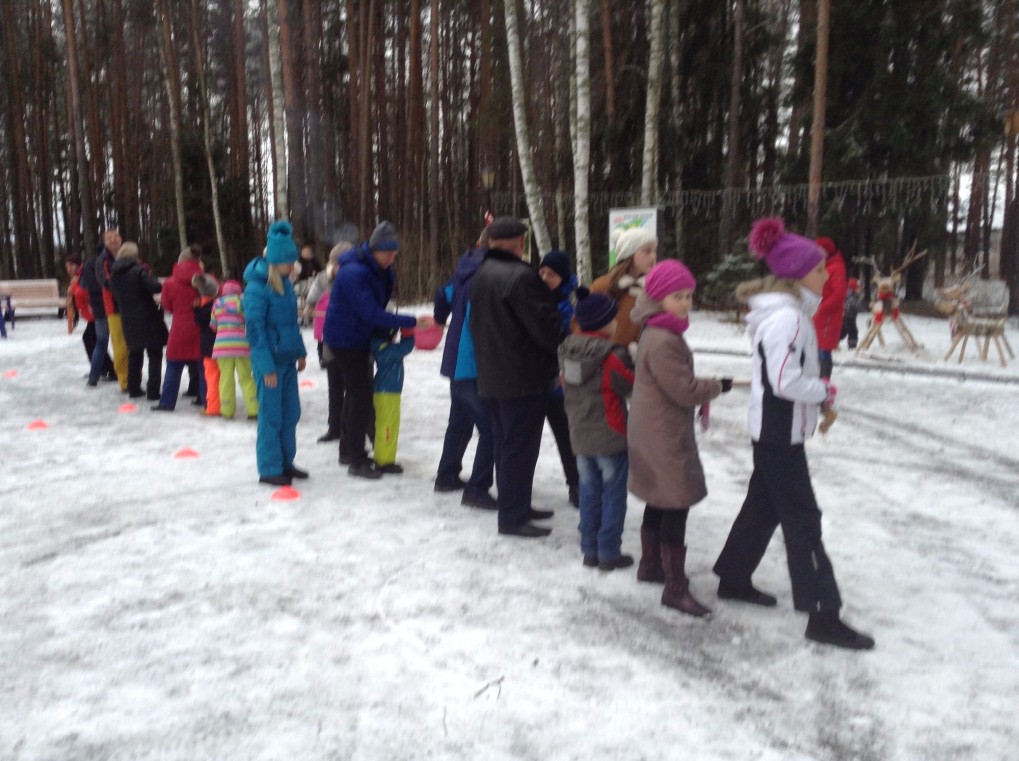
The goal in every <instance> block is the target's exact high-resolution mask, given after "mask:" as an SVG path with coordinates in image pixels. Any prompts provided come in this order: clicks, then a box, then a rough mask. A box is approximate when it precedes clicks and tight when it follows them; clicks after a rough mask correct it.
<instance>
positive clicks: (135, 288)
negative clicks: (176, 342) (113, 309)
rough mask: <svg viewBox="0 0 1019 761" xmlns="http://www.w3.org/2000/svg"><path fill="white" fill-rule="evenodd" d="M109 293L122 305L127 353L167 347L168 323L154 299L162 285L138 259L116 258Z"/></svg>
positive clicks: (111, 272) (121, 311)
mask: <svg viewBox="0 0 1019 761" xmlns="http://www.w3.org/2000/svg"><path fill="white" fill-rule="evenodd" d="M110 290H111V291H113V295H114V297H115V298H116V299H117V304H118V305H119V306H120V319H121V323H122V324H123V326H124V341H125V342H126V343H127V348H128V350H129V351H139V350H140V349H149V348H154V347H157V346H166V336H167V331H166V323H165V322H163V316H162V315H161V314H160V313H159V307H157V306H156V302H155V301H153V300H152V296H153V294H156V293H159V292H160V291H162V290H163V286H162V284H161V283H160V282H159V281H158V280H157V279H156V278H154V277H152V275H150V274H149V271H148V268H147V267H145V266H144V265H142V263H141V262H139V261H138V260H137V259H117V260H116V261H115V262H114V263H113V265H112V266H111V267H110Z"/></svg>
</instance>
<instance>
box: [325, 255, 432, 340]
mask: <svg viewBox="0 0 1019 761" xmlns="http://www.w3.org/2000/svg"><path fill="white" fill-rule="evenodd" d="M395 286H396V273H395V272H394V271H393V268H392V267H390V268H389V269H385V270H384V269H382V268H381V267H379V265H378V262H376V261H375V257H373V256H372V253H371V250H370V249H369V248H368V244H367V243H362V244H361V246H360V247H359V248H353V249H351V250H350V251H348V252H347V253H345V254H343V256H341V257H340V268H339V270H338V271H337V273H336V279H335V280H334V281H333V290H332V292H331V293H330V295H329V308H328V309H327V310H326V318H325V324H324V325H323V328H322V339H323V340H324V341H325V343H326V344H328V345H329V346H330V347H332V348H334V349H361V350H363V351H369V350H370V349H371V343H372V336H373V335H374V334H375V331H376V330H379V329H383V330H394V329H399V328H413V327H414V326H415V325H417V319H416V318H415V317H411V316H410V315H406V314H393V313H392V312H387V311H386V304H388V303H389V300H390V299H391V298H392V297H393V289H394V287H395Z"/></svg>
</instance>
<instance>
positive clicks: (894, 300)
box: [853, 243, 927, 352]
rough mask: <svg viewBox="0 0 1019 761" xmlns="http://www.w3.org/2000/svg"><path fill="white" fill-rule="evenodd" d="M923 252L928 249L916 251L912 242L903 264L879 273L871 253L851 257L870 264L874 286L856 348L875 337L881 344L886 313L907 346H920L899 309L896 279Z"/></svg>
mask: <svg viewBox="0 0 1019 761" xmlns="http://www.w3.org/2000/svg"><path fill="white" fill-rule="evenodd" d="M925 256H927V249H924V250H923V251H921V252H919V253H917V251H916V243H914V244H913V247H912V248H911V249H910V250H909V253H908V254H907V255H906V258H905V259H904V260H903V262H902V264H900V265H899V266H898V267H896V268H895V269H894V270H892V271H891V273H890V274H888V275H882V274H881V268H880V267H879V266H878V263H877V261H876V260H875V259H874V257H872V256H867V257H863V256H858V257H855V258H854V259H853V261H854V262H858V263H860V264H867V265H870V267H871V268H872V269H873V270H874V274H873V275H872V276H871V282H872V283H874V289H875V295H874V300H873V301H872V302H871V304H870V315H871V317H870V327H869V328H868V329H867V334H866V335H865V336H864V337H863V340H862V341H860V345H859V346H858V347H857V348H856V351H857V352H861V351H864V350H866V349H868V348H869V347H870V345H871V344H872V343H873V342H874V339H875V338H876V339H877V340H878V342H879V343H880V344H881V346H884V345H885V337H884V336H883V335H882V334H881V327H882V325H883V324H884V321H885V315H888V316H889V317H890V318H891V321H892V323H893V324H894V325H895V327H896V328H897V329H898V331H899V335H900V336H902V342H903V343H904V344H906V348H908V349H909V350H910V351H919V350H920V344H918V343H917V341H916V339H915V338H914V337H913V334H912V333H911V332H910V330H909V328H907V327H906V323H905V322H904V321H903V319H902V315H901V314H900V312H899V296H898V290H899V282H900V281H901V280H902V273H903V272H905V271H906V270H907V269H909V267H910V265H912V264H914V263H915V262H917V261H919V260H920V259H922V258H923V257H925Z"/></svg>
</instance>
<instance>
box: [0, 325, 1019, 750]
mask: <svg viewBox="0 0 1019 761" xmlns="http://www.w3.org/2000/svg"><path fill="white" fill-rule="evenodd" d="M862 324H863V319H862V318H861V327H862ZM910 325H911V326H912V327H913V329H914V332H915V333H916V334H917V336H918V338H919V339H920V341H921V342H922V343H924V344H925V346H926V347H927V348H926V349H925V350H924V351H923V352H922V353H921V354H920V356H918V357H910V356H908V353H907V352H905V351H904V350H903V349H902V347H901V343H900V342H899V339H898V336H897V335H895V334H894V332H890V333H889V335H888V339H889V340H888V347H887V348H886V349H884V350H881V351H880V354H881V355H882V359H880V360H875V359H858V360H857V359H851V358H850V357H849V355H847V354H846V352H844V351H843V352H842V353H841V354H840V355H839V356H838V359H837V365H836V370H835V380H836V382H837V383H838V385H839V387H840V394H839V399H840V404H841V417H840V418H839V421H838V422H837V424H836V425H835V427H834V428H833V429H832V431H831V433H830V434H829V435H828V436H827V438H826V439H825V440H818V439H815V440H814V441H813V442H812V443H811V444H810V445H809V448H808V457H809V459H810V463H811V468H812V472H813V475H814V486H815V490H816V492H817V495H818V499H819V502H820V504H821V506H822V508H823V509H824V510H825V538H826V544H827V547H828V551H829V554H830V555H831V557H832V560H833V563H834V565H835V569H836V573H837V576H838V579H839V583H840V585H841V588H842V592H843V597H844V599H845V601H846V608H845V609H844V614H845V616H846V618H847V619H848V620H849V621H850V622H851V623H853V624H855V625H857V626H859V627H860V628H861V629H862V630H864V631H866V632H868V633H870V634H872V635H873V636H874V637H875V638H876V639H877V648H876V649H875V650H874V651H872V652H869V653H862V654H861V653H846V652H841V651H837V650H833V649H829V648H823V647H821V646H818V645H814V644H811V643H808V642H807V641H806V640H804V638H803V628H804V625H805V618H804V617H803V616H802V615H800V614H797V613H795V612H793V610H792V604H791V597H790V591H789V582H788V575H787V572H786V568H785V561H784V553H783V551H782V546H781V545H782V540H781V536H780V535H779V536H777V537H776V538H775V540H774V541H773V543H772V547H771V548H770V550H769V552H768V554H767V556H766V558H765V560H764V563H763V564H762V567H761V569H760V570H759V572H758V574H757V577H756V581H757V582H758V583H759V585H760V586H761V587H762V588H764V589H766V590H770V591H772V592H774V593H776V594H777V595H778V596H779V605H778V607H777V608H775V609H769V610H762V609H759V608H752V607H747V606H741V605H738V604H732V603H728V604H727V603H720V602H719V601H718V599H717V598H716V596H715V578H714V576H713V575H712V574H711V572H710V567H711V564H712V563H713V561H714V559H715V556H716V555H717V553H718V551H719V550H720V548H721V546H722V543H723V541H724V539H725V536H726V533H727V531H728V528H729V526H730V524H731V521H732V519H733V517H734V515H735V514H736V512H737V511H738V509H739V507H740V503H741V501H742V498H743V495H744V492H745V488H746V483H747V479H748V477H749V473H750V469H751V463H750V447H749V444H748V441H747V439H746V436H745V434H744V428H743V420H744V416H745V405H746V396H745V392H741V391H739V390H736V391H734V392H733V393H731V394H729V395H727V396H725V397H723V398H721V399H720V400H719V401H718V402H716V403H715V404H714V405H713V410H712V419H713V426H712V428H711V430H710V431H708V432H707V433H705V434H703V435H702V436H701V437H700V444H701V456H702V459H703V461H704V466H705V470H706V473H707V476H708V485H709V490H710V495H709V496H708V498H707V499H706V500H705V501H704V502H703V503H702V504H700V505H699V506H698V507H697V508H696V509H695V511H694V513H693V514H692V516H691V519H690V526H689V531H688V540H689V544H690V551H689V560H688V570H689V571H690V573H691V577H692V583H693V588H694V590H695V592H696V593H697V595H698V596H699V598H700V599H701V600H702V601H703V602H705V603H706V604H708V605H710V606H711V607H713V608H714V611H715V612H714V615H713V616H712V617H710V618H709V619H708V620H703V621H702V620H694V619H692V618H689V617H686V616H683V615H681V614H679V613H676V612H674V611H671V610H668V609H665V608H663V607H662V606H661V605H660V604H659V596H660V592H661V590H660V587H656V586H650V585H644V584H638V583H637V582H636V580H635V577H634V573H633V569H629V570H626V571H618V572H614V573H600V572H598V571H596V570H590V569H587V568H583V567H582V566H581V562H580V560H581V558H580V552H579V549H578V544H577V534H576V523H577V513H576V511H574V510H573V509H572V508H571V507H570V506H569V505H568V503H567V501H566V489H565V486H564V485H563V482H562V473H561V468H560V465H559V461H558V457H557V454H556V451H555V446H554V443H553V440H552V438H551V434H550V433H548V432H546V440H545V444H544V447H543V450H542V457H541V462H540V463H539V466H538V472H537V476H536V481H535V504H536V505H538V506H540V507H548V508H554V509H555V510H556V514H555V518H554V519H553V520H552V521H551V525H552V526H553V529H554V530H553V533H552V536H551V537H550V538H548V539H546V540H541V541H525V540H519V539H513V538H501V537H499V536H498V535H497V534H496V529H495V516H494V515H493V514H491V513H487V512H481V511H471V510H466V509H464V508H462V507H461V506H460V505H459V502H458V498H457V497H456V496H453V495H439V494H435V493H434V492H433V491H432V483H431V480H432V477H433V475H434V471H435V466H436V463H437V461H438V457H439V451H440V448H441V441H442V434H443V430H444V427H445V415H446V412H447V399H448V394H447V389H446V386H445V383H444V381H443V380H442V379H441V378H440V377H439V375H438V363H439V358H440V355H439V352H422V351H416V352H414V353H413V354H412V355H411V356H410V358H409V359H408V366H407V379H408V381H407V387H406V391H405V394H404V406H403V407H404V423H403V431H402V437H401V441H400V460H401V461H402V462H403V464H404V465H405V466H406V468H407V472H406V474H405V475H403V476H402V477H389V476H387V477H386V478H385V479H384V480H383V481H382V482H377V483H370V482H364V481H359V480H356V479H352V478H350V477H349V476H347V474H346V473H345V471H344V470H341V469H340V468H339V467H338V465H337V463H336V450H335V448H334V447H333V446H327V445H319V444H316V443H315V439H316V437H317V436H318V435H320V434H321V433H322V432H323V431H324V428H325V426H324V419H325V407H326V387H325V374H324V372H323V371H322V370H320V369H319V368H318V366H317V364H315V363H314V362H312V363H311V364H310V366H309V370H308V371H307V372H306V373H305V375H304V376H302V377H303V380H304V382H305V384H310V385H307V387H305V388H303V389H302V392H301V393H302V404H303V407H304V418H303V420H302V422H301V425H300V426H299V428H298V441H299V456H298V464H300V465H301V466H302V467H305V468H307V469H309V470H310V471H311V473H312V477H311V479H309V480H308V481H306V482H304V483H301V484H300V485H299V489H300V492H301V495H300V498H299V499H297V500H295V501H277V500H273V499H272V494H273V492H272V490H271V489H270V488H268V487H265V486H262V485H259V484H258V483H256V473H255V467H254V435H255V429H254V426H253V425H252V424H250V423H248V422H246V421H243V420H241V419H238V420H236V421H224V420H221V419H205V418H203V417H201V416H199V414H198V413H197V410H196V409H195V408H194V407H191V406H190V405H188V404H187V403H186V400H185V403H184V404H183V405H182V406H180V407H178V410H177V412H176V413H174V414H172V415H157V414H154V413H151V412H149V411H148V408H147V405H146V404H140V405H139V409H138V411H136V412H133V413H123V412H119V411H118V410H119V408H120V406H121V405H122V404H123V403H124V402H126V401H127V400H126V397H125V396H122V395H121V394H119V393H118V391H117V388H116V385H115V384H101V385H100V387H99V388H98V389H87V388H86V387H85V383H84V380H83V377H82V376H83V374H84V373H85V371H86V365H85V357H84V352H83V351H82V349H81V342H80V336H79V334H76V335H74V336H73V337H68V336H67V335H66V334H65V333H64V330H63V323H62V322H59V321H56V320H53V319H49V318H47V319H43V318H38V319H31V320H20V321H19V322H18V324H17V327H16V329H15V330H13V331H9V335H10V338H9V339H8V340H7V341H3V342H0V375H2V376H3V377H2V378H0V431H2V436H3V446H2V449H0V479H2V489H0V502H2V504H0V695H2V696H3V697H2V699H0V759H54V760H60V761H63V760H65V759H179V760H181V761H194V760H195V759H217V760H220V759H364V760H365V761H379V760H382V759H421V758H433V759H485V760H486V761H491V760H498V759H535V760H538V759H583V760H584V761H593V760H598V759H612V760H613V761H618V760H624V759H768V760H769V761H771V760H774V759H795V760H801V759H832V760H834V759H850V758H852V759H902V760H903V761H906V760H912V759H961V758H966V759H1014V758H1016V757H1017V754H1019V750H1017V746H1019V728H1017V726H1016V715H1017V712H1019V701H1017V698H1016V695H1017V694H1019V564H1017V562H1016V557H1017V556H1019V527H1017V519H1019V447H1017V443H1019V360H1016V361H1013V362H1012V363H1011V364H1010V366H1009V368H1007V369H1006V370H1001V369H999V368H998V367H997V362H996V357H994V356H993V347H992V357H991V360H990V361H988V362H981V361H980V360H979V358H977V357H975V356H974V355H973V353H972V351H971V352H970V356H968V357H967V358H966V360H965V362H964V363H963V364H962V365H961V366H959V365H957V364H956V363H955V362H954V360H953V361H952V362H951V363H944V362H942V361H941V357H942V356H943V355H944V353H945V351H946V350H947V348H948V331H947V326H946V323H945V322H943V321H937V320H925V319H920V318H915V317H914V318H910ZM688 336H689V340H690V343H691V345H692V346H694V348H695V350H696V355H697V362H698V371H699V373H700V374H703V375H709V374H718V375H721V374H726V375H734V376H737V377H747V375H748V360H747V358H746V357H745V356H744V355H745V347H746V344H745V341H744V339H743V337H742V331H741V329H740V328H739V327H737V326H735V325H733V324H729V323H726V322H724V321H723V320H722V319H720V317H719V316H717V315H709V314H704V313H697V314H695V315H694V319H693V325H692V327H691V329H690V332H689V334H688ZM1009 336H1010V338H1011V341H1012V345H1013V347H1015V348H1019V330H1017V329H1016V326H1015V324H1013V325H1012V326H1011V327H1010V330H1009ZM307 339H308V343H309V346H311V345H312V341H311V336H310V333H309V334H308V336H307ZM882 368H884V369H882ZM942 373H943V375H942ZM37 420H42V421H44V422H45V423H46V424H47V425H48V428H45V429H42V430H30V429H29V425H30V424H31V423H32V422H33V421H37ZM184 448H191V449H193V450H195V451H196V452H197V453H198V454H199V457H197V458H185V459H178V458H175V457H174V455H175V453H177V452H179V451H180V450H181V449H184ZM470 456H471V454H470V453H469V455H468V460H467V462H468V463H469V462H470ZM642 508H643V505H642V504H641V503H640V502H639V501H637V500H635V499H632V498H631V503H630V514H629V516H628V520H627V526H626V533H625V535H624V539H623V545H624V547H623V548H624V551H627V552H630V553H632V554H638V553H639V537H638V531H639V524H640V515H641V510H642Z"/></svg>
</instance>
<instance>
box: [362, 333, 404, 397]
mask: <svg viewBox="0 0 1019 761" xmlns="http://www.w3.org/2000/svg"><path fill="white" fill-rule="evenodd" d="M413 349H414V336H413V335H409V336H402V337H401V338H400V341H399V343H396V342H394V341H393V339H392V338H389V337H386V338H373V339H372V355H373V356H374V357H375V368H376V369H375V389H374V390H375V393H376V394H399V393H401V392H402V391H403V358H404V357H406V356H407V355H408V354H410V353H411V351H413Z"/></svg>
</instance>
